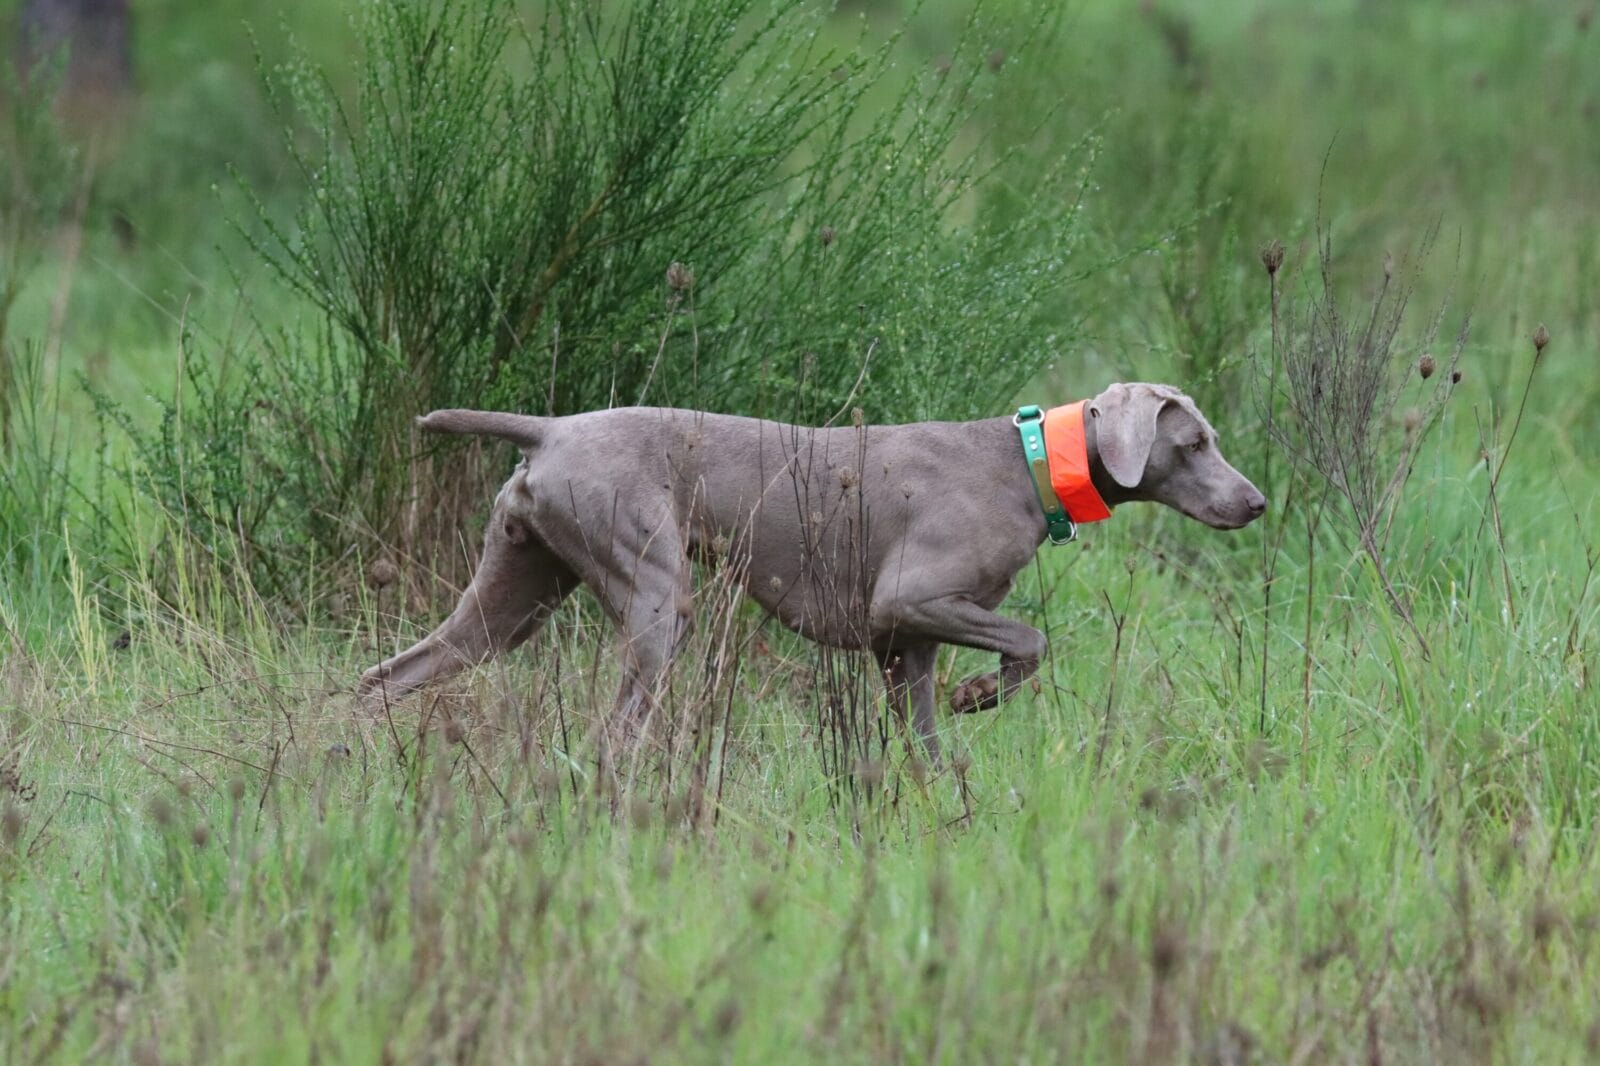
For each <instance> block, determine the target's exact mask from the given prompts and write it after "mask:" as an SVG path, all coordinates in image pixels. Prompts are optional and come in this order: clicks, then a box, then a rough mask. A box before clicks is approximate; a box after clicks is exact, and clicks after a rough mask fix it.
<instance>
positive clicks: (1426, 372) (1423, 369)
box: [1417, 355, 1439, 381]
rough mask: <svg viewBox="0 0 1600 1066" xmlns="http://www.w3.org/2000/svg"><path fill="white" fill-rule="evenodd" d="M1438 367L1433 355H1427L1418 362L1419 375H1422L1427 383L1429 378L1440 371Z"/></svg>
mask: <svg viewBox="0 0 1600 1066" xmlns="http://www.w3.org/2000/svg"><path fill="white" fill-rule="evenodd" d="M1438 367H1439V364H1438V363H1437V362H1436V361H1435V360H1434V358H1433V356H1431V355H1425V356H1423V357H1422V358H1421V359H1418V360H1417V373H1419V374H1421V375H1422V380H1423V381H1427V380H1428V379H1429V378H1431V377H1433V372H1434V371H1435V370H1436V369H1438Z"/></svg>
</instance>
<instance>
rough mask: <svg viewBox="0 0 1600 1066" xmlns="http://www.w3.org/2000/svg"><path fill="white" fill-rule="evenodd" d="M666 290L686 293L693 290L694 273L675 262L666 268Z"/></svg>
mask: <svg viewBox="0 0 1600 1066" xmlns="http://www.w3.org/2000/svg"><path fill="white" fill-rule="evenodd" d="M667 288H669V289H671V290H672V291H673V292H686V291H687V290H689V289H692V288H694V271H693V270H690V269H689V268H688V267H686V266H684V265H683V264H682V263H680V262H678V261H677V260H673V261H672V265H671V266H669V267H667Z"/></svg>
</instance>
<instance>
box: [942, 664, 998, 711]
mask: <svg viewBox="0 0 1600 1066" xmlns="http://www.w3.org/2000/svg"><path fill="white" fill-rule="evenodd" d="M999 705H1000V679H999V678H998V677H996V676H995V675H994V674H979V675H978V676H977V677H969V678H967V679H966V680H965V681H963V682H961V684H959V685H957V686H956V689H955V691H954V692H952V693H950V709H951V710H952V711H955V712H956V713H957V714H971V713H972V712H973V711H987V710H989V709H990V708H993V707H997V706H999Z"/></svg>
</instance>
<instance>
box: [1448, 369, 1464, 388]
mask: <svg viewBox="0 0 1600 1066" xmlns="http://www.w3.org/2000/svg"><path fill="white" fill-rule="evenodd" d="M1450 384H1452V385H1459V384H1461V371H1459V370H1452V371H1450Z"/></svg>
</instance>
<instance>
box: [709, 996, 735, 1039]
mask: <svg viewBox="0 0 1600 1066" xmlns="http://www.w3.org/2000/svg"><path fill="white" fill-rule="evenodd" d="M740 1013H741V1012H740V1009H739V1001H738V1000H736V999H731V998H730V999H725V1000H723V1001H722V1006H720V1007H718V1008H717V1014H716V1017H714V1018H713V1019H712V1020H711V1025H712V1027H713V1028H714V1029H715V1030H716V1033H717V1035H718V1036H720V1037H723V1038H727V1037H728V1036H730V1035H731V1034H732V1033H733V1031H734V1030H735V1029H737V1028H739V1017H740Z"/></svg>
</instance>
